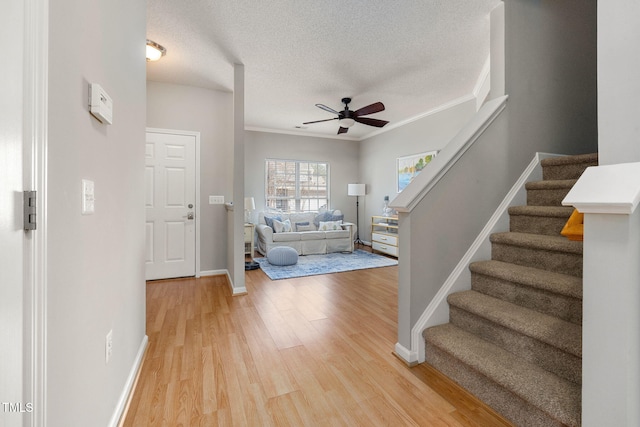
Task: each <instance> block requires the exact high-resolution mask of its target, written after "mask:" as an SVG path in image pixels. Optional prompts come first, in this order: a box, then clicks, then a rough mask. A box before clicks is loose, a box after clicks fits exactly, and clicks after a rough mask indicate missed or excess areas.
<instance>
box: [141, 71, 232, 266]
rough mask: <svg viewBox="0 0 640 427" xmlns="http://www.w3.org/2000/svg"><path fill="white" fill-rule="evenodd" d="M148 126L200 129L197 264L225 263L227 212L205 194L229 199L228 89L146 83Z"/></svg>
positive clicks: (229, 118) (229, 99)
mask: <svg viewBox="0 0 640 427" xmlns="http://www.w3.org/2000/svg"><path fill="white" fill-rule="evenodd" d="M146 125H147V126H148V127H156V128H163V129H178V130H189V131H196V132H200V200H199V202H200V215H201V218H200V268H201V270H202V271H210V270H222V269H226V268H227V213H226V210H225V208H224V205H210V204H209V196H210V195H218V196H224V197H225V201H231V200H232V199H233V181H232V177H233V175H232V173H233V168H232V164H233V161H232V159H233V94H232V93H229V92H221V91H216V90H209V89H203V88H197V87H192V86H182V85H175V84H168V83H159V82H152V81H149V82H147V121H146Z"/></svg>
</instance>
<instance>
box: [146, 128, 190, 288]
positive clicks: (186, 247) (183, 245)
mask: <svg viewBox="0 0 640 427" xmlns="http://www.w3.org/2000/svg"><path fill="white" fill-rule="evenodd" d="M196 138H197V136H196V135H195V134H184V135H183V134H178V133H173V132H167V133H165V132H162V131H157V132H156V131H148V132H147V138H146V168H145V181H146V200H145V205H146V212H147V215H146V239H147V240H146V279H147V280H155V279H167V278H172V277H188V276H195V275H196V221H195V215H196V212H197V211H196V200H197V198H196Z"/></svg>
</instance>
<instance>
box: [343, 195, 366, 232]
mask: <svg viewBox="0 0 640 427" xmlns="http://www.w3.org/2000/svg"><path fill="white" fill-rule="evenodd" d="M347 195H348V196H356V240H354V243H359V244H362V240H360V217H359V215H358V214H359V211H360V209H358V207H359V206H360V200H359V197H360V196H364V195H365V186H364V184H347Z"/></svg>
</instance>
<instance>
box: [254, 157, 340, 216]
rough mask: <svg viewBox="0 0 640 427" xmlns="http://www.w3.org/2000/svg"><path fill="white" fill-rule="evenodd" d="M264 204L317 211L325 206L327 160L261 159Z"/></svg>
mask: <svg viewBox="0 0 640 427" xmlns="http://www.w3.org/2000/svg"><path fill="white" fill-rule="evenodd" d="M264 169H265V180H264V181H265V199H266V206H267V207H269V208H273V209H280V210H282V211H283V212H309V211H317V210H318V209H319V208H321V207H323V206H324V207H328V206H329V164H328V163H323V162H307V161H301V160H272V159H267V160H265V168H264Z"/></svg>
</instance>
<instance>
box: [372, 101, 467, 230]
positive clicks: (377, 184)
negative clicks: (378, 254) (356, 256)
mask: <svg viewBox="0 0 640 427" xmlns="http://www.w3.org/2000/svg"><path fill="white" fill-rule="evenodd" d="M475 108H476V101H475V99H474V98H469V99H468V100H466V101H462V102H461V103H459V104H456V105H453V106H451V107H450V108H447V109H445V110H443V111H437V112H434V113H433V114H430V115H428V116H426V117H424V118H422V119H420V120H418V121H415V122H412V123H409V124H407V125H404V126H402V127H399V128H396V129H393V130H391V131H389V132H385V133H382V134H380V135H377V136H374V137H372V138H369V139H366V140H364V141H362V142H361V148H360V159H359V163H360V171H361V172H360V182H364V183H365V184H366V185H367V195H366V197H364V200H361V202H360V228H361V230H360V238H361V239H362V240H365V241H370V240H371V216H372V215H381V214H382V207H383V205H384V196H389V200H390V201H393V199H394V198H395V197H396V196H397V195H398V192H397V191H396V159H397V158H398V157H402V156H408V155H412V154H418V153H422V152H426V151H433V150H440V149H442V147H444V146H445V145H446V144H447V143H448V142H449V141H450V140H451V138H453V136H454V135H455V134H456V133H458V131H459V130H460V129H461V128H462V126H463V125H464V124H465V123H466V122H467V121H468V120H469V119H470V118H471V117H472V116H473V114H474V113H475Z"/></svg>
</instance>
